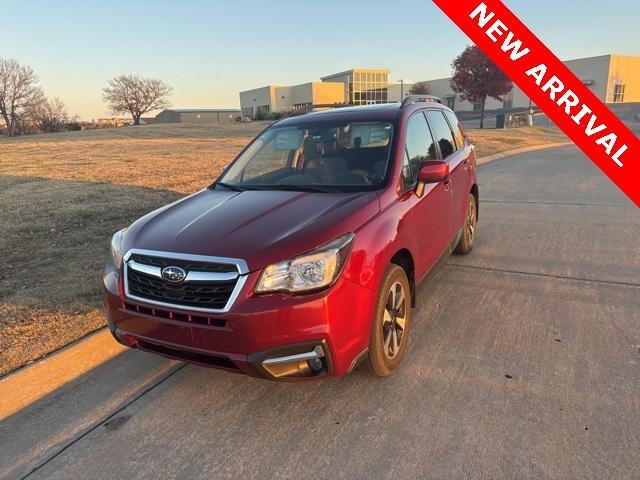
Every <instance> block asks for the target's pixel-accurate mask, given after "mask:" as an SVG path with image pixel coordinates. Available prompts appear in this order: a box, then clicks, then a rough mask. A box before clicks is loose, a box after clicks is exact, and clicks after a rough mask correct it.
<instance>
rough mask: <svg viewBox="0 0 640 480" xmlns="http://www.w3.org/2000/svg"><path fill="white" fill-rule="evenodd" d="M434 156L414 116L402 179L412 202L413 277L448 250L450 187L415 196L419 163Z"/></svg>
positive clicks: (422, 121)
mask: <svg viewBox="0 0 640 480" xmlns="http://www.w3.org/2000/svg"><path fill="white" fill-rule="evenodd" d="M437 155H438V154H437V148H436V145H435V143H434V140H433V136H432V135H431V131H430V130H429V126H428V124H427V120H426V118H425V116H424V113H423V112H422V111H419V112H417V113H414V114H413V115H412V116H411V117H410V118H409V120H408V122H407V134H406V138H405V152H404V165H403V170H402V177H403V181H404V189H405V191H406V192H410V195H411V201H413V202H415V204H414V205H413V208H412V216H413V224H414V226H415V227H414V228H415V233H416V244H417V246H418V254H419V258H418V259H416V278H421V277H422V275H424V274H425V273H426V272H427V271H428V270H429V269H430V268H431V267H432V266H433V265H434V263H435V262H436V261H437V260H438V259H439V258H440V256H441V255H442V253H443V252H444V251H445V249H446V248H447V245H448V243H449V237H450V232H451V226H450V225H449V222H450V218H451V213H450V212H451V191H450V189H449V185H448V184H446V183H435V184H430V185H427V186H426V187H425V191H424V195H423V196H422V197H418V196H417V195H415V193H414V191H415V188H416V185H417V182H418V171H419V170H420V167H421V165H422V163H423V162H425V161H429V160H437V159H438V157H437Z"/></svg>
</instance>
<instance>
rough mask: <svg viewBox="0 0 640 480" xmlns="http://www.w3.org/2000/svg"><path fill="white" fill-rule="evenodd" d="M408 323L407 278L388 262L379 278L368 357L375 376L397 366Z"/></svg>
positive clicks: (409, 299) (409, 313)
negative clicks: (380, 282)
mask: <svg viewBox="0 0 640 480" xmlns="http://www.w3.org/2000/svg"><path fill="white" fill-rule="evenodd" d="M392 288H393V289H394V290H393V293H392ZM392 298H393V300H392ZM395 300H397V301H395ZM394 302H395V303H394ZM410 324H411V287H410V286H409V280H408V279H407V275H406V273H405V271H404V270H403V269H402V268H401V267H399V266H398V265H394V264H391V265H389V266H388V267H387V269H386V270H385V272H384V276H383V278H382V285H381V286H380V291H379V292H378V300H377V302H376V309H375V316H374V318H373V325H372V327H371V340H370V341H369V354H368V358H369V366H370V367H371V370H372V371H373V374H374V375H375V376H377V377H387V376H389V375H391V374H392V373H393V372H394V371H395V370H396V369H397V368H398V366H399V365H400V362H401V361H402V358H403V357H404V354H405V352H406V350H407V343H408V341H409V325H410ZM394 332H395V335H394Z"/></svg>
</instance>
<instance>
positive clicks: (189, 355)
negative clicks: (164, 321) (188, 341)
mask: <svg viewBox="0 0 640 480" xmlns="http://www.w3.org/2000/svg"><path fill="white" fill-rule="evenodd" d="M137 346H138V348H139V349H140V350H146V351H148V352H153V353H158V354H160V355H165V356H167V357H171V358H176V359H178V360H184V361H186V362H192V363H199V364H201V365H208V366H210V367H218V368H227V369H229V370H238V366H237V365H236V364H235V363H233V362H232V361H231V360H230V359H229V358H227V357H221V356H217V355H205V354H202V353H194V352H188V351H186V350H176V349H173V348H168V347H163V346H161V345H156V344H155V343H150V342H145V341H142V340H141V341H139V342H138V344H137Z"/></svg>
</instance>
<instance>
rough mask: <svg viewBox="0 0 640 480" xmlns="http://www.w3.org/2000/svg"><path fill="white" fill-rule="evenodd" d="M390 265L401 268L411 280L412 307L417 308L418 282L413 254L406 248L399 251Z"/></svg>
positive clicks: (392, 258)
mask: <svg viewBox="0 0 640 480" xmlns="http://www.w3.org/2000/svg"><path fill="white" fill-rule="evenodd" d="M389 263H392V264H394V265H398V266H399V267H400V268H402V269H403V270H404V272H405V274H406V275H407V279H408V280H409V287H411V307H412V308H415V306H416V280H415V277H416V269H415V263H414V261H413V256H412V255H411V252H410V251H409V250H408V249H406V248H402V249H400V250H398V251H397V252H396V253H395V254H394V255H393V257H391V260H390V262H389Z"/></svg>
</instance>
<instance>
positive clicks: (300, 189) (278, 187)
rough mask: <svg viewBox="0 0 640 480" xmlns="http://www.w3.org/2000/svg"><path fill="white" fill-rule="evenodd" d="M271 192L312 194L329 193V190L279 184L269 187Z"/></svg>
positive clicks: (309, 186)
mask: <svg viewBox="0 0 640 480" xmlns="http://www.w3.org/2000/svg"><path fill="white" fill-rule="evenodd" d="M268 189H269V190H284V191H286V192H312V193H329V190H327V189H325V188H320V187H313V186H311V185H290V184H278V185H269V187H268Z"/></svg>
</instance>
